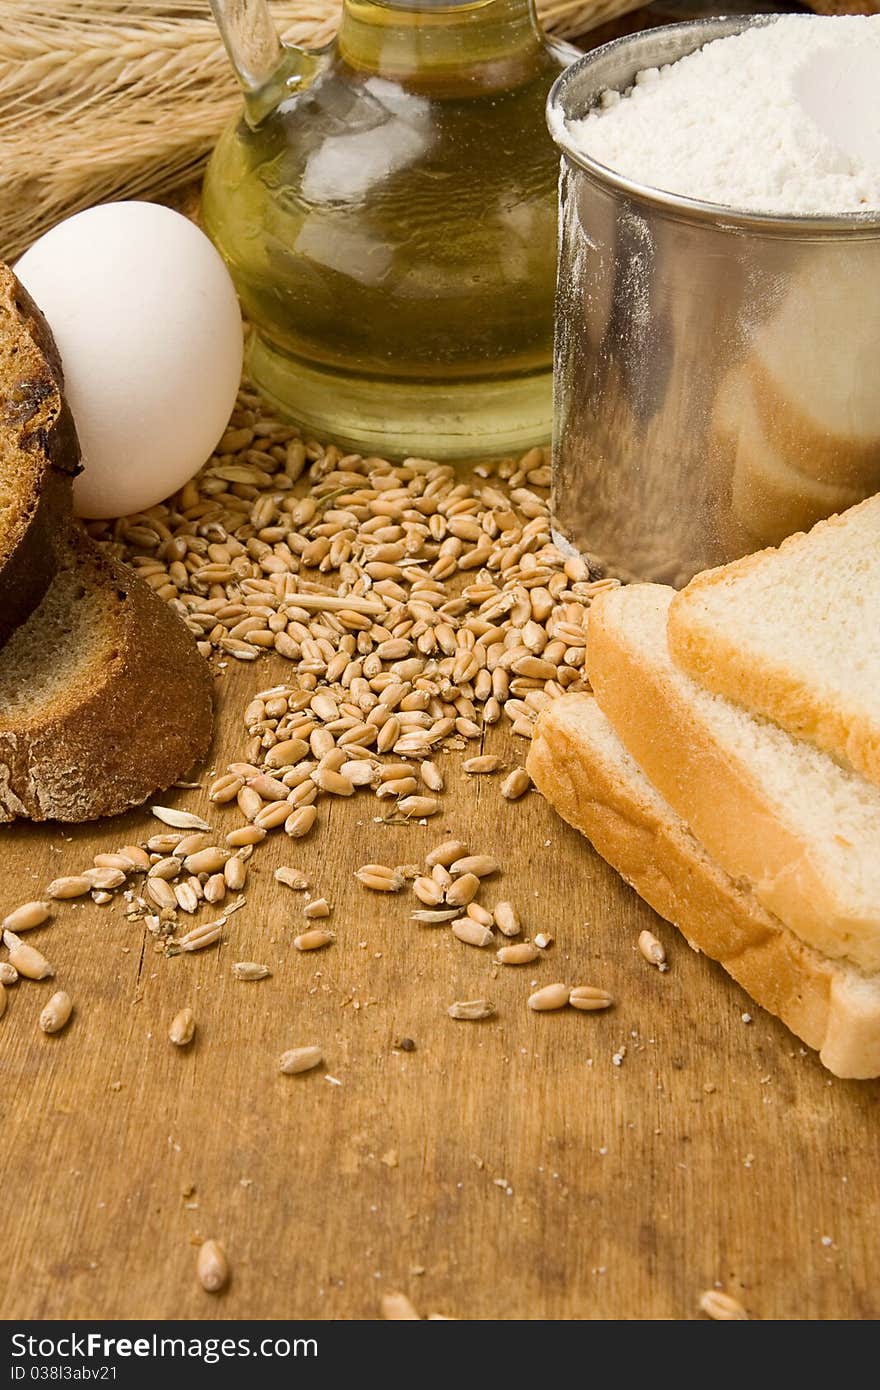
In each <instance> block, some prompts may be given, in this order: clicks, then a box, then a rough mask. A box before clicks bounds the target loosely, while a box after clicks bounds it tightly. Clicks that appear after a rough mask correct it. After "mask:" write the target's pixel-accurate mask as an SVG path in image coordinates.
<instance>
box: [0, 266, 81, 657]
mask: <svg viewBox="0 0 880 1390" xmlns="http://www.w3.org/2000/svg"><path fill="white" fill-rule="evenodd" d="M63 387H64V376H63V373H62V370H61V358H60V356H59V354H58V349H57V348H56V346H55V341H54V339H53V337H52V334H51V331H50V329H49V325H48V324H47V323H46V320H45V319H44V318H43V315H42V314H41V313H40V311H39V309H38V308H37V306H36V304H35V303H34V301H33V300H32V299H31V297H30V295H29V294H28V293H27V291H26V290H25V289H24V287H23V286H22V285H20V284H19V282H18V280H17V279H16V278H15V276H14V275H13V273H12V271H11V270H10V269H9V267H8V266H5V265H3V264H2V262H0V645H2V644H3V643H4V642H5V641H6V640H7V638H8V637H9V635H10V633H12V632H13V631H14V629H15V628H16V627H17V626H18V625H19V623H21V622H23V621H24V619H25V618H26V617H27V616H28V614H29V613H31V612H33V610H34V609H35V608H36V606H37V604H38V603H39V602H40V600H41V599H42V597H43V595H44V594H45V592H46V590H47V588H48V587H49V584H50V582H51V580H52V576H53V574H54V573H55V567H56V563H57V551H58V548H57V544H56V542H57V539H58V537H59V535H63V534H64V532H65V531H66V529H67V524H68V520H67V519H68V517H69V516H70V514H71V508H72V482H73V478H74V476H75V474H77V473H78V472H79V471H80V462H79V445H78V443H77V438H76V430H75V428H74V424H73V417H72V415H71V413H70V411H69V409H68V407H67V405H66V403H65V401H64V397H63V394H62V391H63Z"/></svg>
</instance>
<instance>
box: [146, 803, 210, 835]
mask: <svg viewBox="0 0 880 1390" xmlns="http://www.w3.org/2000/svg"><path fill="white" fill-rule="evenodd" d="M150 810H151V811H152V813H153V815H154V816H155V817H156V819H157V820H160V821H163V822H164V824H165V825H170V826H172V827H173V828H174V829H175V830H210V829H211V827H210V825H208V823H207V821H203V820H202V818H201V816H194V815H193V814H192V812H190V811H177V810H175V809H174V807H172V806H151V807H150Z"/></svg>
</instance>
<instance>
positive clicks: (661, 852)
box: [528, 695, 880, 1078]
mask: <svg viewBox="0 0 880 1390" xmlns="http://www.w3.org/2000/svg"><path fill="white" fill-rule="evenodd" d="M528 770H529V773H530V774H531V777H532V779H533V781H534V783H535V785H536V786H537V787H538V789H539V791H541V792H543V794H544V796H546V798H547V800H548V801H549V802H550V803H551V804H552V805H553V806H554V807H555V808H556V810H557V811H558V812H559V814H560V815H561V816H562V817H563V819H564V820H567V821H568V823H569V824H570V825H573V826H574V827H575V828H576V829H577V830H580V831H581V832H582V834H584V835H586V837H587V839H588V840H590V841H591V843H592V844H593V845H594V846H595V848H596V849H597V850H598V851H599V853H600V854H601V855H602V857H603V858H604V859H607V860H608V862H609V864H611V865H613V867H614V868H615V869H617V871H618V872H619V873H620V874H621V875H622V876H623V878H624V879H625V880H626V882H627V883H629V884H631V885H632V887H633V888H635V890H636V892H638V893H639V894H640V895H641V896H642V897H643V898H644V899H645V901H646V902H647V903H649V904H650V905H651V907H653V908H654V910H655V911H656V912H659V914H660V916H661V917H665V918H666V919H667V921H670V922H673V923H674V924H675V925H676V926H677V927H678V928H679V930H680V931H681V932H682V933H683V934H684V936H685V937H686V938H687V940H688V941H689V942H690V944H691V946H693V947H694V948H695V949H697V950H700V951H703V952H705V954H706V955H707V956H711V958H712V959H713V960H717V961H719V962H720V963H721V965H723V967H724V969H725V970H726V971H727V973H728V974H729V975H732V976H733V978H734V979H735V980H737V981H738V982H739V983H740V984H741V985H742V986H743V987H744V988H745V989H746V990H747V991H748V993H749V995H750V996H751V998H752V999H754V1000H755V1002H756V1003H758V1004H760V1005H761V1006H762V1007H763V1008H765V1009H767V1010H769V1012H770V1013H773V1014H776V1015H778V1017H779V1018H781V1019H782V1021H783V1022H784V1023H786V1024H787V1025H788V1027H789V1028H790V1029H791V1030H792V1032H793V1033H796V1034H797V1036H798V1037H799V1038H801V1039H803V1041H804V1042H805V1043H807V1045H808V1046H809V1047H813V1048H816V1049H817V1050H818V1052H819V1055H820V1057H821V1059H822V1061H823V1062H824V1064H825V1066H826V1067H828V1068H829V1070H830V1071H832V1072H834V1073H835V1075H837V1076H846V1077H859V1078H866V1077H872V1076H877V1075H878V1074H880V976H868V975H865V974H863V973H862V971H860V970H859V969H857V967H855V966H852V965H848V964H846V963H845V962H842V961H832V960H829V959H828V958H827V957H825V956H823V955H821V954H820V953H819V952H818V951H814V950H813V949H812V948H811V947H809V946H805V945H804V943H803V942H802V941H800V940H799V939H798V937H796V936H795V935H794V934H793V933H792V932H790V931H788V930H787V929H786V928H785V927H784V926H783V925H782V923H781V922H780V921H779V919H778V918H776V917H774V916H773V915H772V914H771V913H769V912H767V911H766V910H765V909H764V908H763V907H762V906H761V904H760V903H759V902H758V900H757V898H756V897H755V895H754V893H753V892H752V891H751V889H750V888H748V887H747V886H746V885H745V884H742V883H737V882H736V881H735V880H734V879H732V878H731V877H730V875H729V874H726V873H725V872H724V870H723V869H722V868H720V866H719V865H718V864H717V863H716V862H715V861H714V860H713V859H712V858H711V857H710V856H709V855H708V854H707V853H706V851H705V849H704V848H703V846H702V845H701V844H700V843H699V841H698V840H697V839H695V837H694V836H693V834H692V833H691V831H690V830H689V829H688V827H687V826H686V825H685V823H684V821H683V820H682V819H681V817H680V816H677V815H676V814H675V812H674V811H673V810H672V808H671V807H670V806H669V805H668V804H667V803H666V802H665V801H664V800H663V798H662V797H661V796H660V794H659V792H657V791H656V790H655V789H654V787H653V786H652V785H651V783H650V782H649V781H648V779H647V777H646V776H645V775H644V773H643V772H642V771H641V769H640V768H639V767H638V765H637V764H636V763H635V761H634V760H633V759H632V758H631V757H630V756H629V754H628V753H627V751H626V749H625V748H624V746H623V744H622V743H621V742H620V739H619V738H618V737H617V735H616V734H615V732H614V730H613V729H612V727H611V725H610V724H609V723H608V720H607V719H606V718H605V716H604V715H603V714H602V712H601V710H600V709H599V707H598V705H597V703H596V701H595V699H593V697H592V696H590V695H565V696H562V697H561V698H560V699H558V700H554V702H553V704H552V705H550V706H548V708H547V709H545V710H544V712H543V713H542V714H541V716H540V718H539V720H538V724H537V728H536V730H535V736H534V738H533V740H532V744H531V750H530V752H529V757H528Z"/></svg>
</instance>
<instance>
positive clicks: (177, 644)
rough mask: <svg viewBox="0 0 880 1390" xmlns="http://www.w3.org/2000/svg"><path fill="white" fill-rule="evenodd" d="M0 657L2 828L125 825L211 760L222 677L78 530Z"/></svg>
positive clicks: (68, 537)
mask: <svg viewBox="0 0 880 1390" xmlns="http://www.w3.org/2000/svg"><path fill="white" fill-rule="evenodd" d="M67 526H68V529H67V530H66V531H65V533H64V536H65V538H64V539H63V540H62V541H61V542H60V543H59V545H58V548H57V549H58V553H57V559H56V565H57V573H56V575H55V578H54V580H53V581H52V583H51V585H50V587H49V589H48V591H47V592H46V594H45V597H44V598H43V601H42V603H41V604H40V605H39V607H38V608H37V609H35V611H34V612H33V613H32V614H31V616H30V617H29V618H28V619H27V621H26V622H24V623H23V624H22V625H21V626H20V627H19V628H18V629H17V630H16V632H14V633H13V635H12V637H11V638H10V639H9V641H8V642H7V644H6V646H5V647H4V648H3V650H2V652H0V821H9V820H14V819H15V818H16V817H18V816H22V817H28V818H29V819H31V820H62V821H85V820H93V819H96V818H97V817H98V816H109V815H115V814H117V813H118V812H120V811H124V810H126V809H127V808H128V807H130V806H134V805H137V804H138V803H139V802H142V801H144V800H145V799H146V798H147V797H148V796H149V795H150V794H151V793H152V792H154V791H157V790H159V789H160V788H163V787H167V786H170V784H171V783H172V782H175V781H177V780H178V779H179V778H180V777H182V776H183V775H184V773H186V772H187V771H188V770H189V768H190V767H191V766H192V765H193V763H195V762H196V761H197V760H198V759H200V758H202V757H203V756H204V755H205V753H206V752H207V750H208V745H209V744H210V741H211V727H212V677H211V673H210V670H209V668H208V665H207V663H206V662H205V661H203V660H202V658H201V656H200V655H199V653H198V651H197V650H196V645H195V642H194V641H193V638H192V637H191V636H190V634H189V632H187V630H186V628H185V626H184V625H183V623H182V622H181V621H180V619H179V618H178V617H177V616H176V615H175V614H174V613H173V612H172V611H171V609H170V608H168V607H167V605H166V604H164V603H163V602H162V600H161V599H158V598H156V596H155V594H154V593H153V592H152V590H151V589H149V588H148V587H147V585H146V584H144V583H143V582H142V581H141V580H140V579H138V578H137V576H136V575H135V574H134V573H133V572H132V571H131V570H130V569H128V568H126V567H125V566H124V565H121V564H119V563H118V562H117V561H116V560H114V559H112V558H111V557H110V556H108V555H106V554H105V553H104V552H103V551H101V550H100V549H99V548H98V547H97V546H96V545H94V544H93V543H92V542H91V541H90V540H89V539H88V537H87V536H86V535H85V534H84V533H83V531H82V530H81V529H80V528H79V527H78V526H76V525H75V524H72V523H68V524H67Z"/></svg>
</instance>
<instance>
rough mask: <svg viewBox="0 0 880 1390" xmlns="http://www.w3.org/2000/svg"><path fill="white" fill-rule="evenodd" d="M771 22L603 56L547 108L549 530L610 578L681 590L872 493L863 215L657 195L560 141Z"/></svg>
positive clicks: (704, 27)
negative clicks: (551, 157)
mask: <svg viewBox="0 0 880 1390" xmlns="http://www.w3.org/2000/svg"><path fill="white" fill-rule="evenodd" d="M774 19H775V16H770V17H767V16H760V17H757V18H753V19H745V18H743V17H739V18H733V19H712V20H707V21H699V22H696V23H690V24H676V25H671V26H669V27H667V28H662V29H655V30H651V31H648V32H646V33H640V34H635V35H631V36H628V37H626V38H622V39H618V40H616V41H615V42H613V43H610V44H606V45H604V46H603V47H602V48H599V49H597V50H596V51H595V52H593V53H591V54H588V55H587V57H585V58H583V59H582V60H580V61H579V62H576V63H575V64H573V65H572V67H570V68H568V69H567V71H566V72H565V73H564V74H563V75H562V76H561V77H560V78H559V79H558V81H557V82H556V84H555V86H554V87H553V89H552V91H551V93H550V98H549V101H548V108H547V109H548V123H549V125H550V130H551V133H552V134H553V137H554V139H555V140H556V143H557V144H558V145H559V147H560V149H561V150H562V168H561V175H560V249H559V274H558V289H557V320H556V354H555V378H554V392H555V405H554V451H553V464H554V482H553V504H552V505H553V517H554V530H555V535H556V539H557V540H558V541H559V542H560V543H561V544H563V545H565V544H567V545H568V546H570V547H573V548H574V549H576V550H578V551H580V552H581V553H583V554H586V555H587V556H588V557H589V558H590V560H591V562H593V563H594V564H595V565H596V566H597V567H599V568H601V569H603V570H605V571H607V572H609V573H613V574H619V575H621V576H622V577H624V578H638V579H648V580H658V581H663V582H666V583H671V584H675V585H680V584H683V583H686V582H687V580H688V579H689V578H690V577H691V576H692V575H693V574H695V573H696V572H697V571H698V570H701V569H704V568H706V567H707V566H710V565H714V564H719V563H722V562H724V561H726V560H729V559H733V558H735V557H737V556H739V555H743V554H746V553H748V552H750V551H753V550H756V549H759V548H760V547H762V546H765V545H774V544H777V543H778V542H779V541H780V540H782V539H783V538H784V537H785V536H786V535H789V534H791V533H792V532H794V531H797V530H803V529H804V528H807V527H809V526H811V525H812V524H813V523H814V522H815V521H817V520H819V519H820V518H821V517H823V516H828V515H830V514H831V513H832V512H836V511H840V510H842V509H844V508H845V507H848V506H850V505H852V504H853V503H854V502H856V501H859V500H860V499H861V498H863V497H865V496H868V495H870V494H871V493H874V492H876V491H877V490H878V489H880V385H878V378H877V373H878V369H880V213H877V212H871V213H869V214H865V215H862V214H858V213H852V214H846V215H842V216H839V217H826V216H821V217H819V216H817V217H813V216H796V217H794V216H786V217H777V216H771V215H765V214H755V213H750V212H739V211H735V210H729V209H726V208H721V207H719V206H717V205H714V204H709V203H700V202H697V201H694V200H692V199H689V198H685V197H679V196H676V195H673V194H668V193H663V192H659V191H657V190H656V189H650V188H647V187H643V186H640V185H638V184H634V183H631V182H630V181H629V180H627V179H625V178H623V177H622V176H620V175H618V174H616V173H615V172H614V171H612V170H610V169H607V168H605V167H603V166H602V165H601V164H599V163H597V162H595V161H593V160H591V159H590V158H589V156H587V155H584V154H583V153H581V152H580V151H579V150H578V149H577V148H576V147H575V146H574V144H573V142H572V139H571V135H570V133H569V131H568V130H567V128H566V124H565V122H566V120H567V119H571V118H577V117H580V116H583V115H584V114H585V113H586V112H587V111H588V110H589V109H590V108H591V107H592V106H593V104H594V103H595V102H596V101H597V99H598V98H599V96H600V94H601V93H602V92H603V91H604V90H606V89H607V88H612V89H616V90H625V89H626V88H627V87H628V86H630V85H631V83H632V81H633V79H634V77H635V75H636V73H637V72H639V71H640V70H641V69H643V68H646V67H659V66H662V65H664V64H666V63H670V62H674V61H675V60H676V59H678V58H680V57H683V56H684V55H685V54H687V53H690V52H692V51H694V50H695V49H697V48H699V47H701V46H702V45H703V44H704V43H706V42H708V41H709V40H711V39H717V38H723V37H726V36H727V35H730V34H736V33H739V32H741V31H742V30H743V29H745V28H747V27H748V26H749V25H752V24H766V23H772V22H773V21H774ZM744 138H747V137H746V136H745V135H744Z"/></svg>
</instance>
